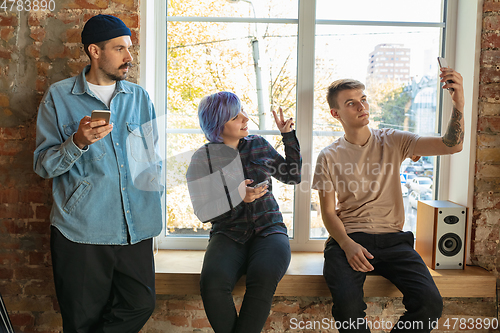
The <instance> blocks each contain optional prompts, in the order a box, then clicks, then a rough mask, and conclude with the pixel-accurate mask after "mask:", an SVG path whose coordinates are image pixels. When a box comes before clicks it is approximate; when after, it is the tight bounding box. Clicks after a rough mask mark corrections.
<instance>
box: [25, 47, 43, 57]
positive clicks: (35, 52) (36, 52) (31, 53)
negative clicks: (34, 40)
mask: <svg viewBox="0 0 500 333" xmlns="http://www.w3.org/2000/svg"><path fill="white" fill-rule="evenodd" d="M24 53H25V54H26V55H27V56H28V57H29V58H34V59H38V58H40V45H38V44H32V45H28V46H27V47H26V49H25V50H24Z"/></svg>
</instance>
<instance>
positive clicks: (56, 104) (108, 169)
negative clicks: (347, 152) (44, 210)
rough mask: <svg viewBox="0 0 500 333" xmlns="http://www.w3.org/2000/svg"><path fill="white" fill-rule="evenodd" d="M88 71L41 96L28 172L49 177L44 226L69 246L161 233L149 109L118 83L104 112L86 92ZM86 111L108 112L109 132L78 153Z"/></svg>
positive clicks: (139, 91) (137, 90)
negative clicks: (46, 223) (77, 139)
mask: <svg viewBox="0 0 500 333" xmlns="http://www.w3.org/2000/svg"><path fill="white" fill-rule="evenodd" d="M89 69H90V66H87V67H86V68H85V69H84V70H83V72H82V73H81V74H80V75H78V76H76V77H72V78H69V79H65V80H63V81H60V82H57V83H55V84H53V85H52V86H51V87H50V88H49V89H48V91H47V92H46V94H45V96H44V98H43V100H42V102H41V104H40V107H39V110H38V118H37V133H36V149H35V153H34V170H35V172H36V173H37V174H38V175H40V176H41V177H43V178H53V182H52V192H53V193H52V195H53V205H52V210H51V213H50V221H51V224H52V225H53V226H55V227H56V228H58V229H59V230H60V231H61V233H62V234H63V235H64V236H66V237H67V238H68V239H69V240H71V241H73V242H77V243H86V244H106V245H120V244H135V243H137V242H140V241H141V240H144V239H147V238H151V237H154V236H156V235H158V234H159V233H160V231H161V229H162V223H161V221H162V212H161V201H160V198H161V195H162V192H163V186H162V184H161V181H160V175H161V159H160V158H158V156H159V155H157V151H156V148H155V147H157V140H158V131H157V127H156V119H155V118H156V115H155V111H154V107H153V104H152V102H151V100H150V99H149V96H148V94H147V92H146V91H145V90H144V89H143V88H142V87H140V86H138V85H136V84H133V83H130V82H127V81H118V82H117V83H116V89H115V92H114V94H113V98H112V100H111V103H110V107H109V108H108V106H107V105H106V104H105V103H103V102H102V101H101V100H100V99H99V98H97V97H96V96H95V95H94V94H93V93H92V91H91V90H90V89H89V87H88V84H87V80H86V79H85V73H86V72H87V71H88V70H89ZM92 110H111V119H110V122H111V123H113V124H114V127H113V130H112V131H111V133H109V134H108V135H107V136H106V137H104V138H102V139H101V140H99V141H97V142H95V143H93V144H91V145H89V146H86V147H85V148H84V149H83V150H81V149H79V148H78V147H77V146H76V145H75V144H74V142H73V134H74V133H75V132H76V131H77V129H78V126H79V123H80V120H81V119H82V118H83V117H85V116H90V114H91V112H92Z"/></svg>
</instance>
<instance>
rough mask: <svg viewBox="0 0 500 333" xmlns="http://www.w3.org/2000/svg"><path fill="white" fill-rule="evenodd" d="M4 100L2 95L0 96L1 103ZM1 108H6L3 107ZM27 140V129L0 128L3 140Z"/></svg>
mask: <svg viewBox="0 0 500 333" xmlns="http://www.w3.org/2000/svg"><path fill="white" fill-rule="evenodd" d="M1 100H2V94H0V101H1ZM0 106H5V105H1V104H0ZM25 138H26V127H24V126H19V127H16V128H12V127H0V139H2V140H20V139H25Z"/></svg>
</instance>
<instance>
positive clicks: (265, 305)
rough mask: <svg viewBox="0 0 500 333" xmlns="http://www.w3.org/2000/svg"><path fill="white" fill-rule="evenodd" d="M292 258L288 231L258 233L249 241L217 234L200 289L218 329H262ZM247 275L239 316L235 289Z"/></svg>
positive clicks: (228, 332)
mask: <svg viewBox="0 0 500 333" xmlns="http://www.w3.org/2000/svg"><path fill="white" fill-rule="evenodd" d="M290 258H291V253H290V243H289V240H288V236H287V235H284V234H271V235H269V236H267V237H258V236H254V237H253V238H252V239H250V240H249V241H248V242H247V243H245V244H240V243H237V242H235V241H233V240H232V239H230V238H229V237H227V236H225V235H222V234H215V235H213V236H212V238H211V239H210V242H209V244H208V247H207V252H206V253H205V259H204V261H203V269H202V271H201V278H200V289H201V297H202V299H203V305H204V307H205V312H206V314H207V317H208V320H209V321H210V324H211V325H212V328H213V329H214V331H215V332H216V333H247V332H248V333H250V332H252V333H257V332H260V331H261V330H262V328H263V327H264V324H265V323H266V320H267V317H268V316H269V311H270V310H271V304H272V300H273V295H274V292H275V290H276V286H277V285H278V282H279V281H280V280H281V278H282V277H283V275H285V272H286V270H287V268H288V264H289V263H290ZM244 274H246V292H245V297H244V298H243V303H242V305H241V309H240V313H239V315H238V313H237V311H236V308H235V305H234V301H233V296H232V294H231V292H232V291H233V289H234V286H235V284H236V282H237V281H238V280H239V279H240V277H241V276H242V275H244Z"/></svg>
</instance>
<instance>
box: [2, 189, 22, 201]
mask: <svg viewBox="0 0 500 333" xmlns="http://www.w3.org/2000/svg"><path fill="white" fill-rule="evenodd" d="M18 201H19V190H17V189H14V188H6V189H0V203H17V202H18Z"/></svg>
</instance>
